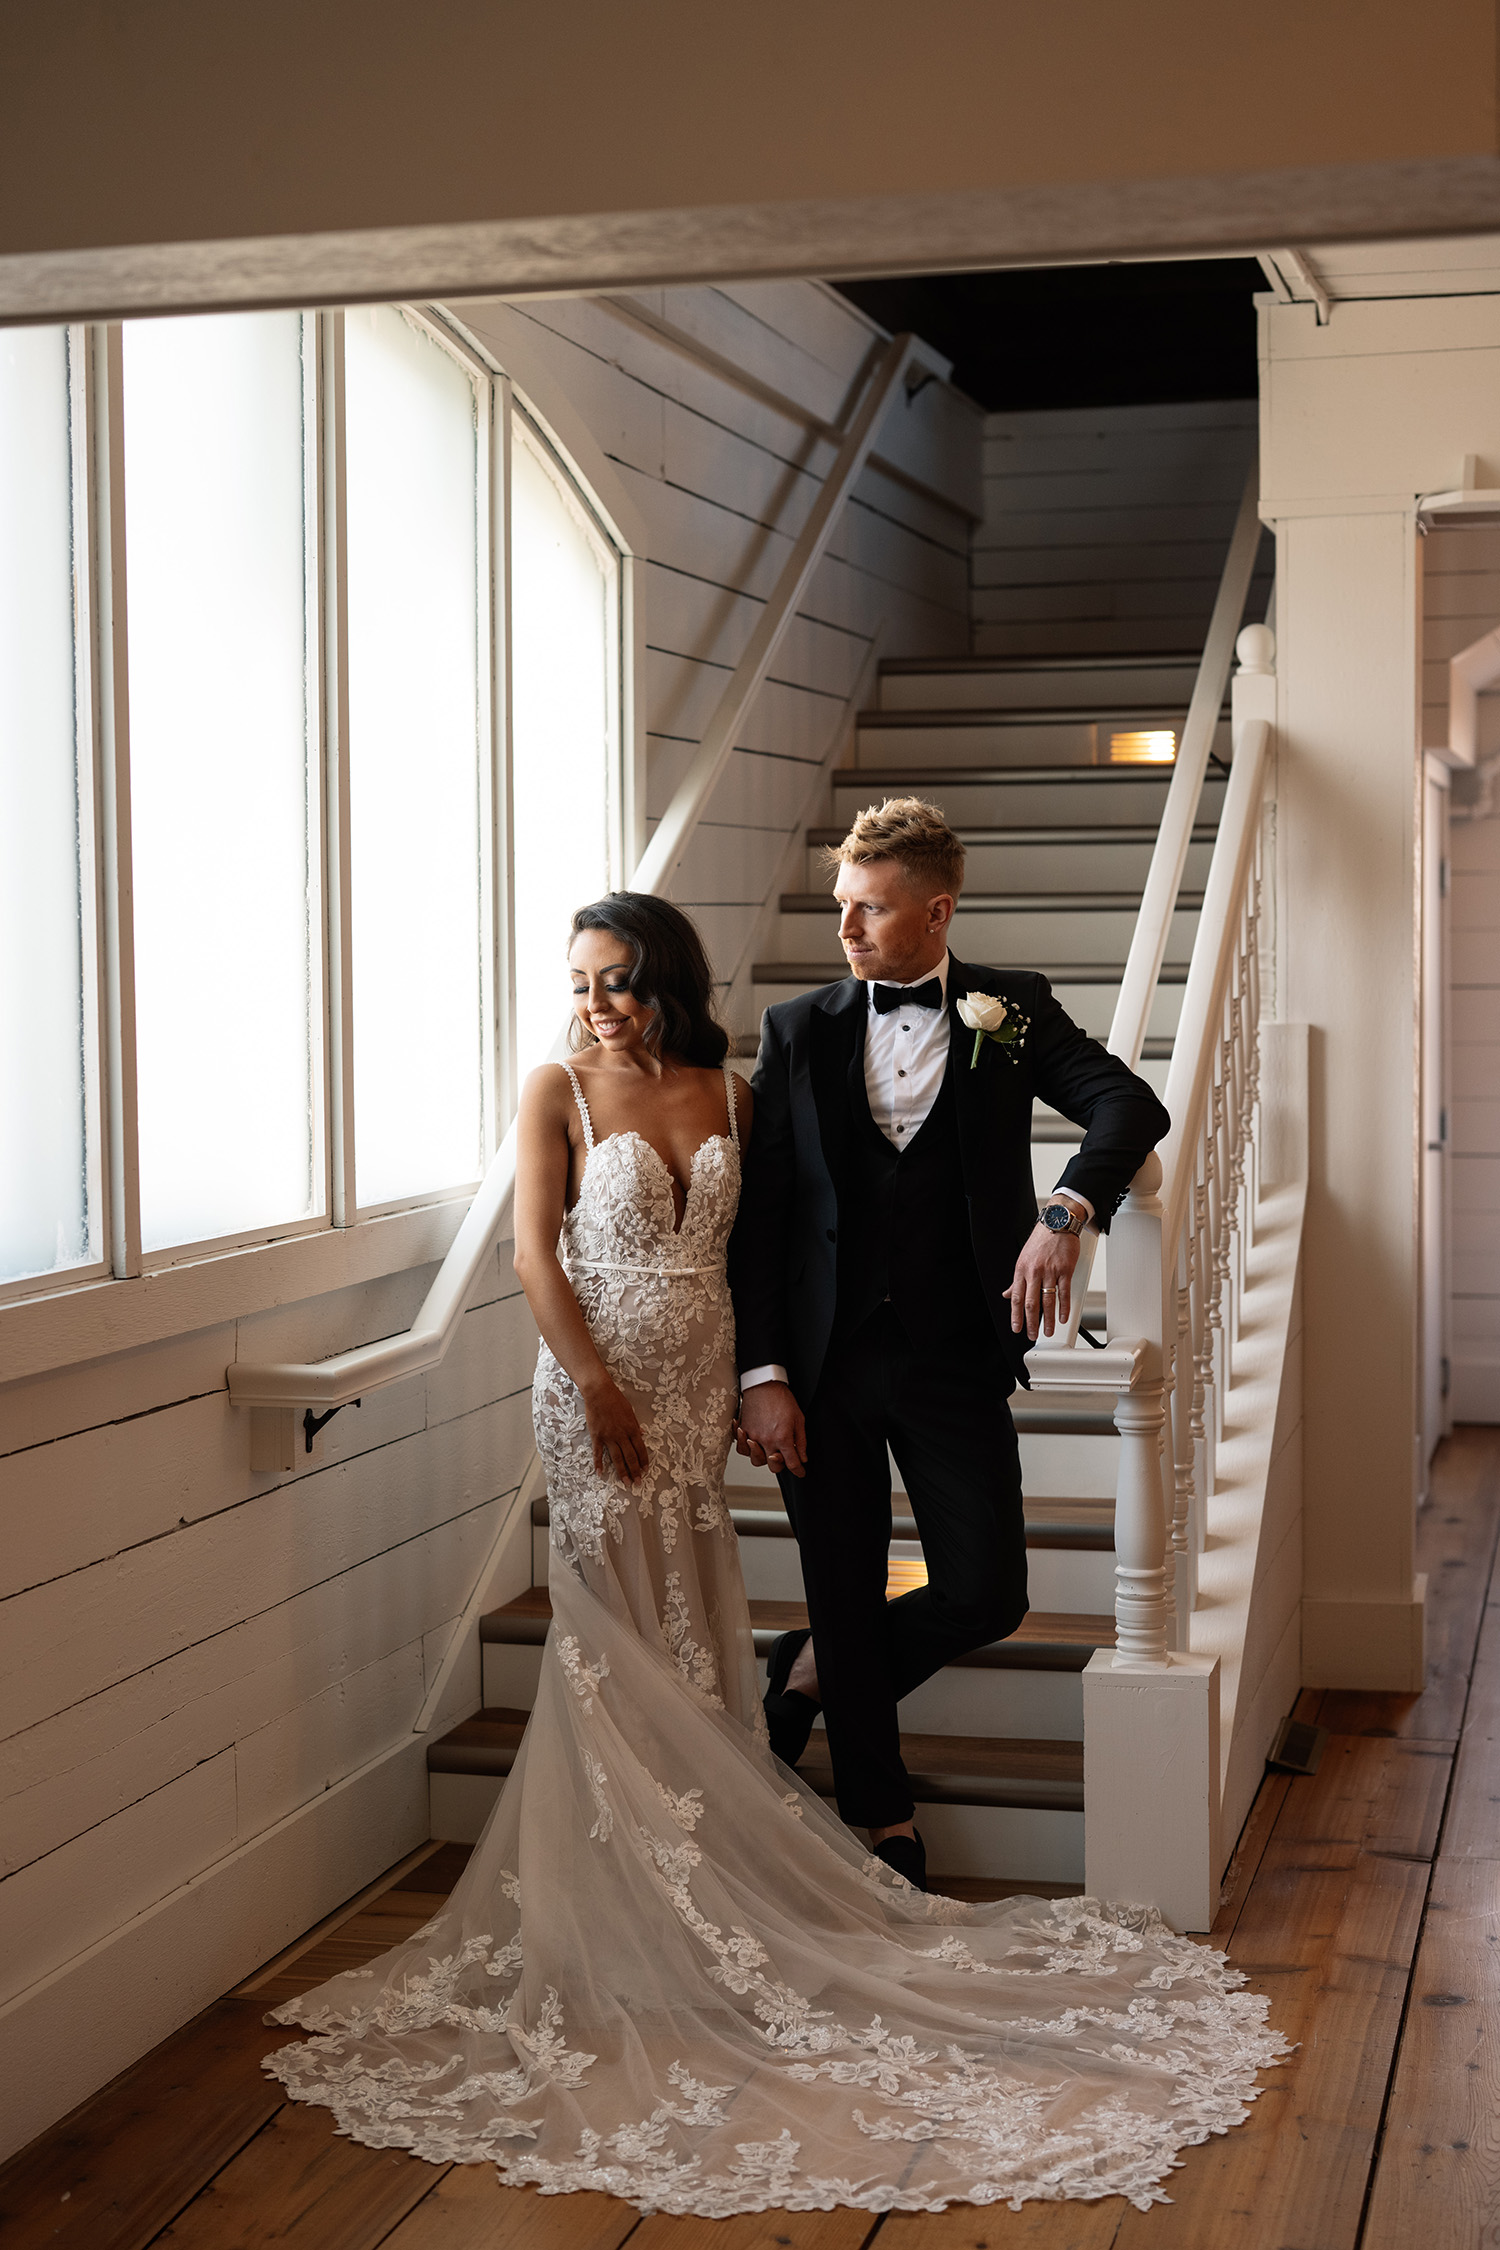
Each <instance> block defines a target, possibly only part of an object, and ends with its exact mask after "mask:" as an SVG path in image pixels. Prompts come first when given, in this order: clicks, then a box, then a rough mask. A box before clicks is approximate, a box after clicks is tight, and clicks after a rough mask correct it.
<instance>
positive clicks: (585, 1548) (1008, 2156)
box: [266, 1071, 1286, 2217]
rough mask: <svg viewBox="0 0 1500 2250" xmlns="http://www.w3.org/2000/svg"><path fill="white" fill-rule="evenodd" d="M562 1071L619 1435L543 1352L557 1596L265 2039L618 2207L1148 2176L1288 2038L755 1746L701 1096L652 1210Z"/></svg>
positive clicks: (991, 2196) (889, 2205)
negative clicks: (975, 1881)
mask: <svg viewBox="0 0 1500 2250" xmlns="http://www.w3.org/2000/svg"><path fill="white" fill-rule="evenodd" d="M569 1075H570V1077H571V1076H572V1075H573V1074H572V1072H571V1071H570V1072H569ZM725 1076H726V1087H727V1086H728V1073H727V1072H726V1074H725ZM573 1087H574V1092H575V1094H576V1095H577V1098H578V1106H579V1109H580V1112H581V1113H582V1118H583V1126H584V1132H585V1135H586V1139H587V1144H588V1155H587V1159H586V1164H585V1170H584V1177H583V1187H582V1192H581V1194H580V1196H579V1200H578V1203H577V1205H576V1206H575V1208H574V1209H573V1210H572V1211H571V1212H569V1214H568V1216H567V1218H566V1220H565V1222H564V1227H563V1237H562V1245H561V1248H562V1254H563V1257H564V1260H565V1263H566V1267H567V1271H568V1274H569V1277H570V1279H571V1281H572V1283H573V1286H574V1288H575V1289H576V1291H577V1293H578V1296H579V1300H580V1302H581V1303H582V1305H583V1308H584V1312H585V1315H586V1317H587V1319H588V1322H589V1327H590V1330H591V1332H592V1334H593V1337H594V1340H595V1342H596V1343H597V1345H598V1347H599V1350H600V1353H601V1354H602V1356H603V1358H604V1359H605V1361H606V1363H607V1364H608V1366H609V1368H610V1370H611V1372H612V1373H613V1375H614V1376H615V1378H616V1380H617V1381H618V1382H619V1384H620V1386H621V1388H622V1389H623V1390H624V1391H625V1393H626V1394H627V1396H628V1397H629V1398H630V1400H631V1403H632V1404H633V1406H634V1407H635V1410H636V1413H637V1414H638V1416H639V1418H640V1422H641V1427H642V1429H643V1431H644V1433H645V1438H646V1444H647V1447H648V1448H649V1452H650V1466H649V1468H648V1471H647V1473H646V1476H645V1477H644V1479H643V1481H642V1482H641V1484H640V1485H639V1486H637V1487H635V1488H632V1487H630V1486H629V1485H627V1484H625V1483H623V1482H622V1481H620V1480H619V1479H618V1478H617V1477H615V1476H613V1475H609V1476H604V1477H600V1476H598V1475H596V1474H595V1471H594V1468H593V1462H592V1456H591V1451H590V1446H589V1438H588V1431H587V1427H586V1425H585V1421H584V1414H583V1408H582V1404H581V1401H580V1399H579V1396H578V1393H577V1391H576V1390H575V1389H574V1387H573V1384H572V1383H571V1381H570V1380H569V1378H568V1377H567V1375H566V1374H565V1373H564V1372H563V1370H562V1369H561V1368H560V1367H559V1365H558V1364H557V1362H556V1360H555V1359H554V1358H553V1357H552V1354H551V1353H550V1352H549V1351H547V1350H546V1349H545V1347H544V1348H543V1350H542V1352H541V1356H540V1359H539V1362H538V1365H537V1371H536V1384H535V1394H534V1410H535V1419H536V1431H537V1443H538V1447H539V1449H540V1452H541V1455H542V1459H543V1461H544V1462H545V1465H546V1470H547V1489H548V1493H549V1497H550V1502H551V1521H552V1563H551V1587H552V1604H553V1627H552V1633H551V1637H550V1639H549V1641H548V1643H547V1647H546V1650H545V1653H544V1655H543V1659H542V1674H541V1684H540V1687H539V1690H538V1694H537V1701H536V1708H535V1711H534V1713H533V1715H532V1719H531V1724H530V1726H529V1728H528V1730H527V1733H526V1737H525V1740H524V1742H523V1744H522V1746H521V1751H520V1754H519V1756H518V1758H517V1760H516V1765H515V1769H514V1771H513V1773H512V1774H511V1776H510V1778H509V1780H508V1781H507V1782H506V1785H505V1788H504V1791H503V1793H502V1795H501V1798H500V1801H499V1803H498V1804H497V1805H496V1807H495V1810H494V1813H493V1815H492V1816H491V1818H490V1821H489V1824H488V1826H487V1827H486V1829H485V1831H484V1834H483V1836H482V1837H481V1838H480V1840H479V1843H478V1845H477V1846H476V1847H475V1850H474V1853H473V1856H472V1858H471V1860H470V1862H469V1865H468V1868H467V1870H466V1872H465V1874H464V1876H463V1878H462V1880H461V1881H460V1883H459V1885H458V1887H457V1889H456V1890H455V1891H454V1893H453V1895H452V1897H451V1898H450V1900H449V1901H448V1903H447V1905H446V1906H445V1907H444V1909H443V1912H442V1913H441V1914H440V1915H438V1917H437V1919H436V1920H435V1921H433V1922H430V1923H429V1924H428V1925H427V1927H426V1928H425V1929H424V1930H422V1931H420V1932H419V1933H418V1934H417V1936H416V1937H415V1938H413V1939H412V1940H410V1942H408V1943H406V1944H403V1945H399V1946H396V1947H395V1948H394V1949H393V1950H392V1951H391V1952H389V1953H387V1954H386V1955H385V1956H384V1957H383V1959H381V1960H379V1961H377V1962H376V1963H375V1964H374V1965H373V1967H370V1968H365V1969H356V1970H351V1971H348V1972H347V1973H345V1974H344V1975H342V1976H337V1977H334V1978H332V1979H331V1980H330V1981H329V1982H328V1983H327V1984H324V1985H321V1986H319V1987H318V1989H317V1990H316V1991H313V1992H308V1993H304V1994H303V1995H302V1997H301V1998H300V1999H297V2000H293V2001H291V2002H289V2003H288V2004H287V2005H286V2006H285V2007H282V2008H279V2009H278V2010H277V2011H276V2014H275V2017H274V2019H273V2020H275V2021H276V2022H278V2023H289V2024H299V2025H301V2026H302V2027H303V2029H304V2030H306V2031H308V2032H311V2033H313V2034H315V2036H314V2037H313V2038H312V2039H310V2040H309V2041H307V2042H305V2043H300V2044H297V2045H294V2046H289V2047H284V2048H282V2049H281V2050H280V2051H279V2052H278V2053H276V2054H274V2055H272V2056H271V2057H270V2059H269V2060H268V2062H267V2064H266V2068H267V2069H268V2070H269V2071H271V2072H272V2073H273V2074H274V2075H275V2076H276V2077H277V2078H279V2079H280V2080H281V2081H282V2083H283V2085H284V2086H285V2087H286V2089H287V2092H288V2093H289V2094H290V2095H292V2096H293V2097H294V2098H295V2099H297V2100H299V2101H308V2102H320V2103H323V2104H325V2105H326V2106H327V2107H328V2108H329V2109H331V2110H332V2111H333V2112H334V2114H335V2116H336V2117H337V2119H338V2121H339V2125H340V2127H341V2129H342V2130H343V2131H344V2132H346V2133H348V2134H350V2135H352V2136H353V2138H354V2139H356V2140H359V2141H363V2142H365V2143H367V2144H368V2145H369V2146H371V2147H374V2148H406V2149H410V2150H412V2151H413V2152H414V2153H415V2154H416V2155H418V2156H421V2157H425V2158H427V2159H428V2160H429V2161H431V2162H433V2163H449V2162H458V2163H481V2162H490V2163H493V2164H495V2165H497V2166H498V2168H499V2171H500V2173H501V2175H502V2177H503V2178H504V2179H505V2180H507V2181H509V2182H512V2183H525V2182H535V2184H536V2185H537V2186H538V2187H539V2188H541V2189H542V2190H543V2191H544V2192H546V2193H556V2192H561V2191H565V2190H569V2189H575V2188H595V2189H602V2190H604V2191H605V2192H606V2193H608V2194H611V2195H617V2196H623V2197H626V2198H628V2199H629V2200H630V2201H631V2202H633V2203H636V2204H638V2205H640V2206H641V2207H642V2208H643V2209H647V2210H660V2211H668V2212H678V2213H695V2214H699V2215H702V2216H706V2217H726V2216H728V2215H730V2214H731V2213H734V2212H741V2211H762V2210H766V2209H768V2208H773V2207H785V2208H790V2209H794V2210H807V2209H825V2208H828V2207H831V2206H833V2205H836V2204H853V2205H858V2206H860V2207H862V2208H864V2209H867V2210H872V2211H880V2210H891V2209H894V2210H907V2211H936V2210H941V2209H942V2208H943V2206H944V2205H945V2204H947V2203H949V2202H950V2201H967V2202H972V2203H981V2204H983V2203H997V2202H1003V2203H1008V2204H1010V2206H1011V2207H1012V2208H1013V2209H1015V2208H1018V2207H1019V2206H1020V2205H1021V2203H1022V2202H1024V2201H1025V2200H1026V2199H1028V2198H1042V2199H1062V2198H1066V2197H1082V2198H1089V2199H1093V2198H1097V2197H1101V2196H1107V2195H1113V2194H1119V2195H1123V2196H1126V2197H1128V2198H1129V2199H1130V2201H1131V2202H1133V2203H1135V2204H1137V2205H1138V2206H1140V2207H1142V2208H1145V2207H1146V2206H1148V2205H1149V2204H1151V2203H1153V2202H1163V2201H1166V2200H1168V2198H1167V2197H1166V2196H1165V2195H1164V2193H1163V2188H1162V2182H1163V2180H1164V2178H1165V2177H1166V2175H1167V2174H1168V2172H1169V2171H1170V2170H1171V2168H1172V2166H1173V2164H1174V2163H1175V2162H1176V2160H1177V2155H1178V2151H1179V2150H1180V2149H1182V2148H1184V2147H1185V2146H1188V2145H1189V2144H1191V2143H1195V2142H1199V2141H1203V2140H1205V2139H1206V2138H1207V2137H1208V2135H1209V2134H1211V2133H1216V2132H1222V2131H1224V2130H1225V2129H1226V2128H1228V2127H1230V2126H1233V2125H1235V2124H1238V2123H1240V2122H1241V2121H1242V2120H1243V2119H1244V2117H1245V2114H1246V2107H1245V2105H1246V2103H1247V2102H1249V2101H1251V2100H1253V2099H1254V2096H1255V2093H1256V2083H1255V2077H1256V2072H1257V2070H1259V2069H1260V2068H1262V2067H1263V2066H1264V2065H1266V2064H1268V2063H1272V2062H1274V2061H1275V2060H1276V2059H1277V2058H1278V2056H1280V2055H1281V2054H1283V2053H1285V2052H1286V2046H1285V2042H1284V2041H1283V2039H1282V2038H1281V2036H1280V2034H1279V2033H1277V2032H1273V2031H1271V2030H1269V2029H1268V2028H1267V2026H1266V2022H1265V2017H1266V2011H1267V2007H1268V2002H1267V2001H1265V2000H1264V1999H1260V1998H1256V1997H1254V1996H1252V1995H1249V1994H1247V1993H1243V1992H1240V1991H1237V1990H1236V1989H1235V1987H1236V1986H1238V1985H1240V1984H1241V1983H1242V1982H1243V1979H1242V1977H1241V1976H1240V1975H1239V1974H1238V1972H1237V1971H1235V1970H1233V1969H1231V1968H1229V1967H1228V1966H1227V1964H1226V1963H1225V1961H1224V1959H1223V1957H1222V1956H1221V1955H1219V1954H1216V1953H1213V1952H1211V1951H1209V1950H1208V1949H1207V1948H1206V1947H1204V1946H1200V1945H1196V1944H1193V1943H1191V1942H1190V1941H1188V1940H1187V1939H1184V1938H1179V1937H1177V1936H1174V1935H1173V1933H1172V1932H1171V1931H1170V1930H1168V1929H1167V1928H1166V1927H1165V1925H1164V1924H1163V1923H1162V1922H1161V1921H1160V1919H1159V1918H1158V1917H1157V1916H1156V1915H1155V1914H1154V1913H1152V1912H1151V1911H1150V1910H1147V1909H1141V1908H1131V1907H1120V1906H1109V1905H1103V1904H1101V1903H1100V1902H1098V1901H1097V1900H1093V1899H1077V1898H1074V1899H1065V1900H1060V1901H1058V1902H1056V1903H1050V1904H1049V1903H1047V1902H1045V1901H1041V1900H1037V1899H1012V1900H1009V1901H1007V1902H1006V1903H1004V1904H999V1905H979V1906H970V1905H962V1904H959V1903H957V1902H956V1901H953V1900H950V1899H945V1898H940V1897H928V1896H924V1895H923V1894H921V1893H920V1892H917V1891H914V1890H912V1889H911V1888H910V1887H909V1886H908V1885H907V1884H906V1883H905V1882H904V1881H903V1880H902V1878H901V1877H899V1876H897V1875H895V1874H894V1873H892V1871H891V1870H890V1869H888V1868H887V1867H886V1866H885V1865H884V1864H883V1863H882V1862H881V1861H880V1860H878V1859H875V1858H873V1857H871V1856H870V1854H869V1852H868V1851H867V1849H866V1847H865V1846H864V1844H863V1842H862V1841H860V1840H858V1839H856V1838H855V1837H854V1836H853V1835H851V1833H850V1832H849V1830H848V1829H846V1828H844V1827H843V1826H842V1825H841V1824H840V1823H839V1821H838V1820H837V1819H836V1818H835V1817H834V1815H833V1814H832V1813H831V1812H830V1811H829V1810H828V1809H827V1808H826V1807H825V1806H824V1805H823V1803H822V1802H821V1801H820V1800H819V1798H818V1797H816V1796H815V1795H814V1794H813V1793H812V1792H811V1791H810V1790H809V1789H807V1788H806V1787H803V1786H799V1785H798V1784H797V1780H796V1776H795V1775H794V1774H792V1773H791V1772H789V1771H788V1770H787V1769H786V1768H784V1767H782V1766H780V1765H778V1764H777V1762H776V1761H775V1759H774V1758H773V1757H772V1755H771V1753H770V1750H769V1749H768V1747H767V1743H766V1734H765V1725H764V1720H763V1718H762V1714H761V1710H760V1703H759V1697H758V1690H757V1681H756V1672H755V1655H754V1648H753V1644H752V1641H751V1635H750V1623H749V1614H748V1611H747V1608H746V1602H745V1593H744V1587H743V1584H742V1581H741V1577H740V1570H739V1562H738V1556H737V1549H736V1543H735V1533H734V1527H733V1525H732V1523H731V1521H730V1516H729V1512H728V1509H727V1507H726V1505H725V1499H724V1464H725V1459H726V1455H727V1451H728V1442H729V1425H730V1416H731V1413H732V1411H733V1407H734V1402H735V1365H734V1322H733V1315H732V1312H731V1309H730V1303H729V1295H728V1290H727V1287H726V1284H725V1279H724V1251H725V1244H726V1241H727V1239H728V1235H729V1229H730V1225H731V1223H732V1221H733V1218H734V1213H735V1205H736V1201H737V1199H738V1194H739V1144H738V1136H737V1134H736V1131H735V1126H734V1108H733V1101H732V1098H731V1101H730V1111H729V1131H728V1133H727V1134H723V1135H717V1136H715V1137H714V1138H712V1139H710V1140H707V1141H705V1142H704V1143H703V1145H702V1146H701V1147H700V1148H699V1150H698V1152H697V1154H696V1156H695V1158H694V1160H693V1167H692V1176H691V1180H690V1182H689V1186H688V1191H687V1203H686V1209H685V1211H684V1213H683V1217H682V1224H681V1228H680V1230H675V1231H674V1220H675V1216H676V1212H675V1204H674V1200H673V1194H672V1183H671V1179H670V1177H669V1174H668V1172H667V1168H666V1166H665V1164H664V1163H663V1162H662V1160H661V1158H660V1157H659V1156H658V1155H657V1154H656V1152H655V1151H654V1150H653V1149H652V1148H651V1147H650V1145H649V1144H648V1143H647V1142H646V1141H644V1140H643V1139H642V1138H641V1137H640V1135H639V1134H636V1133H617V1134H613V1135H611V1136H610V1137H609V1138H608V1139H606V1140H604V1141H601V1142H598V1143H596V1142H595V1141H594V1138H593V1132H592V1128H591V1124H590V1120H589V1116H588V1110H587V1107H586V1105H585V1103H584V1099H583V1095H582V1092H581V1089H580V1088H579V1085H578V1081H577V1079H576V1077H575V1078H574V1079H573Z"/></svg>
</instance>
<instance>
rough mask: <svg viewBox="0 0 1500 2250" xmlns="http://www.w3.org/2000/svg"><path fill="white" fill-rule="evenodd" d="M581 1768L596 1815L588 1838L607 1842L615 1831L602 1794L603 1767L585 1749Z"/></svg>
mask: <svg viewBox="0 0 1500 2250" xmlns="http://www.w3.org/2000/svg"><path fill="white" fill-rule="evenodd" d="M586 1708H588V1709H590V1710H591V1709H592V1708H593V1705H592V1703H590V1704H589V1705H588V1706H586ZM583 1770H584V1772H585V1773H586V1774H587V1775H588V1777H589V1790H590V1793H591V1795H592V1796H593V1800H594V1811H595V1813H596V1815H597V1818H596V1819H595V1821H594V1825H593V1827H592V1828H591V1829H590V1830H589V1838H590V1840H591V1842H593V1843H596V1844H607V1843H608V1842H609V1839H610V1837H611V1836H612V1835H613V1834H614V1832H615V1816H614V1810H613V1808H612V1806H611V1805H610V1801H609V1799H608V1797H606V1795H605V1794H604V1782H605V1773H604V1768H603V1766H601V1765H600V1763H599V1761H598V1759H597V1758H596V1757H595V1756H594V1754H593V1752H592V1751H590V1750H585V1752H584V1753H583Z"/></svg>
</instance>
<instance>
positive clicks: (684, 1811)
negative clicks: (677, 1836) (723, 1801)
mask: <svg viewBox="0 0 1500 2250" xmlns="http://www.w3.org/2000/svg"><path fill="white" fill-rule="evenodd" d="M654 1787H655V1790H656V1794H657V1795H658V1797H660V1799H661V1801H662V1804H663V1805H664V1807H665V1808H666V1813H667V1818H668V1819H669V1820H675V1821H676V1823H677V1825H678V1827H679V1828H687V1829H693V1828H696V1827H697V1825H698V1823H699V1821H700V1820H701V1819H702V1818H703V1791H702V1790H701V1789H686V1790H684V1791H683V1793H682V1795H681V1796H679V1795H678V1794H677V1792H676V1790H675V1789H669V1788H668V1787H667V1785H666V1783H665V1782H662V1781H657V1782H655V1783H654Z"/></svg>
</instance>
